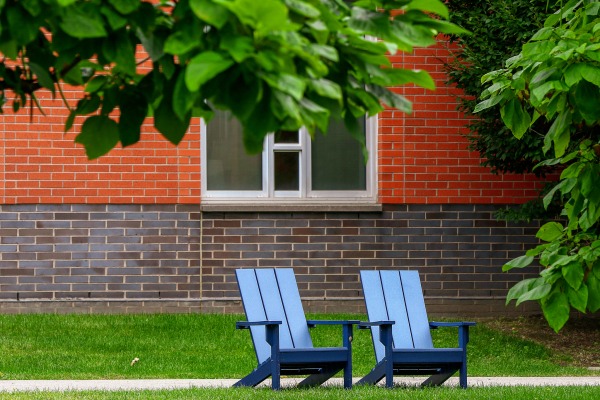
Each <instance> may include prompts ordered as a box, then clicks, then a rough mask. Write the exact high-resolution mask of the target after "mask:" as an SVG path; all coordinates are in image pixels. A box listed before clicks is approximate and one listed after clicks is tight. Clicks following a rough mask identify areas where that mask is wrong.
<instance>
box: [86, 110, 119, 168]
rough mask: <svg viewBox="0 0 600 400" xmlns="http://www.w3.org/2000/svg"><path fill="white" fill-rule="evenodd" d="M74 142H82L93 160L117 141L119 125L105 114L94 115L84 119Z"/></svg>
mask: <svg viewBox="0 0 600 400" xmlns="http://www.w3.org/2000/svg"><path fill="white" fill-rule="evenodd" d="M75 143H80V144H82V145H83V146H84V147H85V153H86V154H87V156H88V158H89V159H90V160H94V159H96V158H98V157H100V156H103V155H105V154H106V153H108V152H109V151H111V150H112V149H113V148H114V147H115V146H116V145H117V143H119V126H118V124H117V123H116V122H115V121H113V120H112V119H110V118H108V117H107V116H106V115H94V116H92V117H89V118H88V119H86V120H85V122H84V123H83V126H82V127H81V133H80V134H79V135H77V137H76V138H75Z"/></svg>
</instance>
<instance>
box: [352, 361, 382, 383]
mask: <svg viewBox="0 0 600 400" xmlns="http://www.w3.org/2000/svg"><path fill="white" fill-rule="evenodd" d="M385 364H386V363H385V361H382V362H380V363H378V364H377V365H376V366H375V368H373V369H372V370H371V372H369V373H368V374H367V375H365V376H364V377H362V378H361V379H360V380H359V381H358V382H357V383H356V384H357V385H375V384H377V382H379V381H380V380H381V379H383V377H384V376H385V368H386V366H385Z"/></svg>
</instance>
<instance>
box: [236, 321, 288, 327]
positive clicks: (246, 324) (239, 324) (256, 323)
mask: <svg viewBox="0 0 600 400" xmlns="http://www.w3.org/2000/svg"><path fill="white" fill-rule="evenodd" d="M281 324H282V322H281V321H253V322H249V321H238V322H236V323H235V329H250V327H251V326H261V325H263V326H269V325H281Z"/></svg>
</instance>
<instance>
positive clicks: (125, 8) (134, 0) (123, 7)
mask: <svg viewBox="0 0 600 400" xmlns="http://www.w3.org/2000/svg"><path fill="white" fill-rule="evenodd" d="M108 2H109V3H110V4H112V6H113V7H114V8H115V9H116V10H117V11H118V12H120V13H121V14H129V13H132V12H134V11H135V10H137V9H138V8H139V6H140V2H139V0H108Z"/></svg>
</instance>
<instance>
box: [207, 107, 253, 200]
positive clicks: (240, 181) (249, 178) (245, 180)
mask: <svg viewBox="0 0 600 400" xmlns="http://www.w3.org/2000/svg"><path fill="white" fill-rule="evenodd" d="M206 131H207V132H206V154H207V163H206V180H207V181H206V186H207V188H208V190H262V155H261V154H253V155H249V154H246V151H245V149H244V144H243V140H242V127H241V125H240V123H239V122H238V121H237V120H236V119H235V118H233V117H231V116H230V114H229V113H226V112H221V111H217V112H216V113H215V117H214V118H213V119H212V120H211V121H210V122H209V123H208V124H207V127H206Z"/></svg>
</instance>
